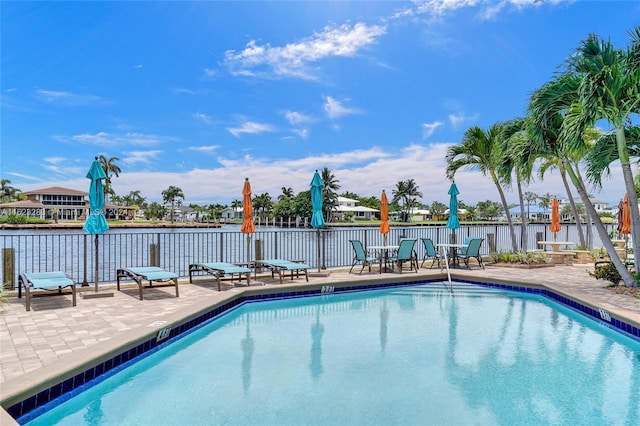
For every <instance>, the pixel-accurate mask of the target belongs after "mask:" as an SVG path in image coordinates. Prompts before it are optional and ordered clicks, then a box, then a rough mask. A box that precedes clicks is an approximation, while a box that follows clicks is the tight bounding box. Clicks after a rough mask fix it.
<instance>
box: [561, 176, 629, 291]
mask: <svg viewBox="0 0 640 426" xmlns="http://www.w3.org/2000/svg"><path fill="white" fill-rule="evenodd" d="M567 172H568V173H569V176H571V181H572V182H573V185H574V186H575V187H576V189H577V191H578V194H579V195H580V198H581V199H582V202H583V203H584V207H585V209H586V210H587V213H588V214H589V215H590V216H591V217H592V219H593V222H594V225H595V227H596V231H598V235H600V239H601V240H602V244H603V245H604V248H605V249H606V250H607V253H609V257H610V258H611V261H612V262H613V264H614V266H615V267H616V270H617V271H618V273H619V274H620V276H621V277H622V280H623V281H624V283H625V285H626V286H627V287H636V286H637V283H636V280H635V279H634V278H633V277H632V276H631V272H629V270H628V269H627V267H626V265H625V264H624V263H622V260H621V259H620V257H619V256H618V254H617V253H616V249H615V247H614V246H613V243H612V242H611V238H610V237H609V234H608V233H607V230H606V228H605V227H604V224H603V223H602V221H601V220H600V216H598V213H597V212H596V209H595V208H594V207H593V204H591V200H589V194H587V190H586V188H585V186H584V185H583V184H582V182H580V181H579V180H578V179H577V177H576V175H575V174H574V173H573V169H571V168H570V167H568V168H567Z"/></svg>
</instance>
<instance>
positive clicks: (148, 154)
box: [122, 150, 162, 165]
mask: <svg viewBox="0 0 640 426" xmlns="http://www.w3.org/2000/svg"><path fill="white" fill-rule="evenodd" d="M161 152H162V151H157V150H155V151H129V152H123V154H124V155H125V157H124V158H123V159H122V162H123V163H126V164H129V165H135V164H141V163H142V164H151V161H152V160H154V159H155V158H157V157H158V155H159V154H160V153H161Z"/></svg>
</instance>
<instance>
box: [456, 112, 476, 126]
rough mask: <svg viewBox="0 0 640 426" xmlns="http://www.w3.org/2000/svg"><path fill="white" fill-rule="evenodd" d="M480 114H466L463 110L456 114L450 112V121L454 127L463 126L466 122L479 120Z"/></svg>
mask: <svg viewBox="0 0 640 426" xmlns="http://www.w3.org/2000/svg"><path fill="white" fill-rule="evenodd" d="M479 116H480V115H479V114H472V115H465V114H464V113H463V112H458V113H455V114H449V122H450V123H451V126H453V127H454V128H456V127H458V126H461V125H463V124H465V123H473V122H474V121H477V120H478V117H479Z"/></svg>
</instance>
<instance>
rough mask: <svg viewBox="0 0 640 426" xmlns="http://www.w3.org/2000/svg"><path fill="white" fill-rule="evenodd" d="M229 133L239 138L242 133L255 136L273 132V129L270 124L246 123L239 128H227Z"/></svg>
mask: <svg viewBox="0 0 640 426" xmlns="http://www.w3.org/2000/svg"><path fill="white" fill-rule="evenodd" d="M227 130H228V131H229V133H231V134H232V135H233V136H235V137H240V135H241V134H243V133H249V134H257V133H264V132H273V131H274V130H275V129H274V128H273V126H271V125H270V124H265V123H256V122H254V121H246V122H244V123H242V124H241V125H240V127H229V128H227Z"/></svg>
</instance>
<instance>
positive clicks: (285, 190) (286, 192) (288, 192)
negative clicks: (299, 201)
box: [278, 186, 293, 201]
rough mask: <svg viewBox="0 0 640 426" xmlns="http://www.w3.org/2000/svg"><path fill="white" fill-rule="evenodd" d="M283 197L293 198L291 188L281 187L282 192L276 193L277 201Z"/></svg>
mask: <svg viewBox="0 0 640 426" xmlns="http://www.w3.org/2000/svg"><path fill="white" fill-rule="evenodd" d="M285 198H293V189H292V188H287V187H285V186H283V187H282V194H280V195H278V201H282V200H284V199H285Z"/></svg>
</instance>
